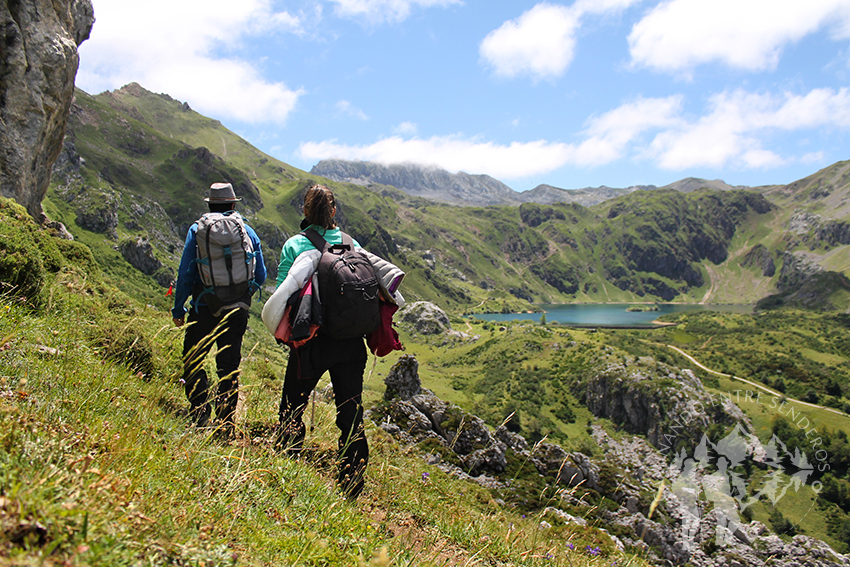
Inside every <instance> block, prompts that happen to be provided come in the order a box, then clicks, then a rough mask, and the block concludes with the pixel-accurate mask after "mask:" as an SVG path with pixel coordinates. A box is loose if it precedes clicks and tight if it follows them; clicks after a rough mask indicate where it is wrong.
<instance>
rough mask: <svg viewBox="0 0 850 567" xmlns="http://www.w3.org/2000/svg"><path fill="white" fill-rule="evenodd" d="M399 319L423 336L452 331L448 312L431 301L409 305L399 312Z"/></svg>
mask: <svg viewBox="0 0 850 567" xmlns="http://www.w3.org/2000/svg"><path fill="white" fill-rule="evenodd" d="M397 317H398V320H399V322H401V323H402V324H405V325H410V326H412V327H413V330H415V331H416V332H417V333H421V334H423V335H436V334H439V333H445V332H448V331H451V329H452V325H451V322H450V321H449V316H448V315H446V312H445V311H443V310H442V309H440V308H439V307H437V306H436V305H434V304H433V303H431V302H429V301H416V302H414V303H409V304H407V305H405V306H404V307H403V308H402V309H401V311H399V312H398V314H397Z"/></svg>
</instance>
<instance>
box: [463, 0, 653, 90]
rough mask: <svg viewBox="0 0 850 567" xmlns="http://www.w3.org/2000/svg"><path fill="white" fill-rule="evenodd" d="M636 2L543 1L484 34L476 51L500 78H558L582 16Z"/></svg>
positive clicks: (571, 51)
mask: <svg viewBox="0 0 850 567" xmlns="http://www.w3.org/2000/svg"><path fill="white" fill-rule="evenodd" d="M639 1H640V0H578V1H577V2H576V3H575V4H573V5H572V6H569V7H568V6H562V5H559V4H549V3H547V2H542V3H540V4H537V5H536V6H534V7H533V8H531V9H530V10H528V11H527V12H524V13H523V14H522V15H521V16H520V17H519V18H517V19H515V20H509V21H507V22H505V23H503V24H502V25H501V26H500V27H499V28H497V29H495V30H493V31H491V32H490V33H489V34H487V36H486V37H485V38H484V40H483V41H482V42H481V45H480V46H479V49H478V51H479V54H480V55H481V59H482V60H483V61H484V62H485V63H486V64H487V65H488V66H489V67H491V68H492V69H493V73H494V74H495V75H497V76H500V77H508V78H512V77H516V76H519V75H530V76H532V77H533V78H535V79H547V78H553V77H559V76H561V75H563V73H564V71H566V69H567V67H569V65H570V63H571V62H572V60H573V56H574V53H575V46H576V33H577V31H578V29H579V26H580V25H581V18H582V16H584V15H586V14H604V13H608V12H615V11H619V10H622V9H625V8H627V7H629V6H630V5H632V4H635V3H637V2H639Z"/></svg>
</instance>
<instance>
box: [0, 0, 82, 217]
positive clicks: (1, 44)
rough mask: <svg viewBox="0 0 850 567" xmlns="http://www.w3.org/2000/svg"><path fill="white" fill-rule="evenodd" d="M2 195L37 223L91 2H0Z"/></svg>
mask: <svg viewBox="0 0 850 567" xmlns="http://www.w3.org/2000/svg"><path fill="white" fill-rule="evenodd" d="M0 22H2V29H0V34H2V39H0V195H2V196H4V197H10V198H12V199H15V200H16V201H17V202H18V203H20V204H21V205H23V206H24V207H26V208H27V211H28V212H29V213H30V214H31V215H32V216H33V217H34V218H35V219H36V220H38V221H43V220H44V213H43V211H42V209H41V200H42V198H43V197H44V194H45V192H46V191H47V187H48V185H49V183H50V172H51V166H52V164H53V162H54V160H56V157H57V156H58V155H59V152H60V151H61V149H62V140H63V137H64V135H65V122H66V120H67V117H68V110H69V108H70V106H71V100H72V98H73V94H74V77H75V76H76V74H77V66H78V64H79V56H78V54H77V47H78V46H79V45H80V44H81V43H82V42H83V41H84V40H86V39H88V37H89V33H90V32H91V28H92V24H93V23H94V10H93V8H92V4H91V0H19V1H6V2H4V3H3V4H0Z"/></svg>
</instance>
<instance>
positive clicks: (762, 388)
mask: <svg viewBox="0 0 850 567" xmlns="http://www.w3.org/2000/svg"><path fill="white" fill-rule="evenodd" d="M664 346H666V347H667V348H671V349H673V350H675V351H676V352H678V353H679V354H681V355H682V356H684V357H685V358H687V359H688V360H690V361H691V362H693V363H694V364H696V365H697V366H698V367H699V368H701V369H703V370H705V371H706V372H710V373H711V374H715V375H717V376H723V377H724V378H731V379H733V380H738V381H739V382H743V383H744V384H748V385H750V386H752V387H753V388H757V389H759V390H761V391H763V392H767V393H768V394H770V395H772V396H777V397H779V398H785V399H786V400H788V401H789V402H794V403H795V404H800V405H801V406H808V407H810V408H816V409H821V410H824V411H828V412H832V413H835V414H838V415H841V416H845V417H846V416H847V414H846V413H844V412H843V411H839V410H836V409H833V408H828V407H826V406H820V405H818V404H810V403H809V402H804V401H802V400H795V399H794V398H789V397H788V396H786V395H785V394H783V393H781V392H777V391H775V390H771V389H770V388H767V387H765V386H762V385H761V384H757V383H756V382H751V381H750V380H747V379H745V378H741V377H740V376H735V375H733V374H725V373H723V372H718V371H717V370H712V369H711V368H708V367H707V366H705V365H703V364H702V363H701V362H699V361H698V360H697V359H696V358H694V357H693V356H691V355H689V354H688V353H686V352H685V351H683V350H682V349H680V348H679V347H675V346H673V345H664Z"/></svg>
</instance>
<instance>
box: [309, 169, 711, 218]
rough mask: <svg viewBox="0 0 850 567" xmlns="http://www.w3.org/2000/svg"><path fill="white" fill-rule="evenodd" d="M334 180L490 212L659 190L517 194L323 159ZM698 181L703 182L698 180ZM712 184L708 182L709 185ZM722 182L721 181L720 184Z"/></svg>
mask: <svg viewBox="0 0 850 567" xmlns="http://www.w3.org/2000/svg"><path fill="white" fill-rule="evenodd" d="M310 173H312V174H313V175H321V176H322V177H326V178H328V179H332V180H334V181H339V182H344V183H354V184H356V185H363V186H367V187H368V186H369V185H373V184H377V185H392V186H393V187H396V188H398V189H401V190H402V191H404V192H405V193H408V194H410V195H413V196H416V197H423V198H426V199H433V200H435V201H440V202H443V203H449V204H452V205H462V206H477V207H486V206H490V205H513V206H519V205H521V204H522V203H538V204H543V205H552V204H555V203H578V204H579V205H582V206H585V207H590V206H592V205H596V204H597V203H601V202H602V201H605V200H607V199H613V198H614V197H619V196H620V195H625V194H627V193H631V192H632V191H637V190H642V189H656V188H657V187H655V185H639V186H632V187H628V188H625V189H614V188H612V187H605V186H604V185H603V186H601V187H585V188H584V189H560V188H558V187H552V186H551V185H545V184H543V185H538V186H537V187H535V188H534V189H531V190H528V191H522V192H517V191H514V190H513V189H511V188H510V187H508V186H507V185H505V184H504V183H502V182H501V181H498V180H496V179H493V178H492V177H490V176H489V175H470V174H468V173H464V172H459V173H450V172H448V171H445V170H443V169H439V168H436V167H426V166H422V165H417V164H396V165H386V166H385V165H381V164H377V163H372V162H364V161H345V160H336V159H328V160H322V161H320V162H319V163H317V164H316V165H314V166H313V168H312V169H311V170H310ZM694 181H695V182H698V181H700V180H694ZM707 183H708V182H707ZM721 183H722V182H721Z"/></svg>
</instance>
